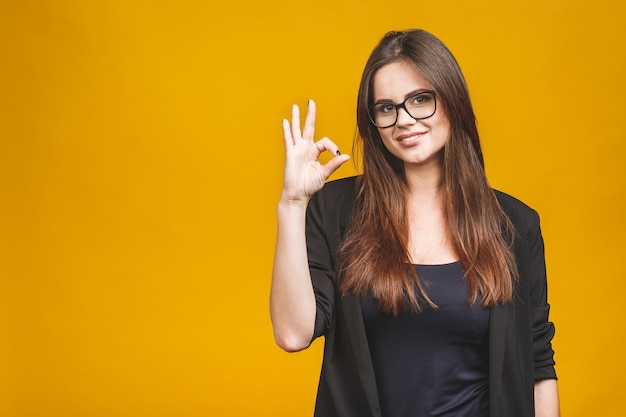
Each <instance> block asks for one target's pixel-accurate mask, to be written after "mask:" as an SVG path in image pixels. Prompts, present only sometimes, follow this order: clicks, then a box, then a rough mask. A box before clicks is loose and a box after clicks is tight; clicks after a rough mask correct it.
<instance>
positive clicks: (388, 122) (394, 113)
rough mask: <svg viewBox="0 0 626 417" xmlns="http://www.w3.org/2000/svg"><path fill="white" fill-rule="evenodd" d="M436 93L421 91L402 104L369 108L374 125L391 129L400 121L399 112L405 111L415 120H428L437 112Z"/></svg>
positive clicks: (383, 104) (377, 104)
mask: <svg viewBox="0 0 626 417" xmlns="http://www.w3.org/2000/svg"><path fill="white" fill-rule="evenodd" d="M435 97H436V95H435V92H434V91H421V92H419V93H417V94H414V95H412V96H410V97H407V98H406V100H404V101H403V102H402V103H400V104H395V103H391V102H385V103H376V104H373V105H371V106H369V107H368V108H367V113H368V115H369V117H370V120H371V121H372V124H373V125H374V126H376V127H377V128H380V129H384V128H386V127H391V126H393V125H395V124H396V122H397V121H398V110H399V109H401V108H402V109H404V111H406V112H407V114H408V115H409V116H411V117H412V118H414V119H415V120H422V119H428V118H429V117H431V116H432V115H433V114H435V111H437V99H436V98H435Z"/></svg>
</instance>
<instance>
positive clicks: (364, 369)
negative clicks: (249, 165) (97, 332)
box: [306, 177, 556, 417]
mask: <svg viewBox="0 0 626 417" xmlns="http://www.w3.org/2000/svg"><path fill="white" fill-rule="evenodd" d="M355 178H356V177H350V178H345V179H341V180H337V181H332V182H329V183H328V184H326V185H325V186H324V188H322V190H320V191H319V192H318V193H316V194H315V195H314V196H313V198H312V199H311V201H310V203H309V207H308V210H307V222H306V236H307V248H308V257H309V269H310V271H311V279H312V282H313V288H314V291H315V297H316V303H317V314H316V318H315V332H314V336H313V339H315V338H317V337H319V336H325V338H326V340H325V345H324V359H323V363H322V371H321V375H320V382H319V387H318V393H317V401H316V405H315V416H316V417H381V411H380V406H379V403H378V392H377V388H376V380H375V376H374V368H373V365H372V361H371V358H370V353H369V347H368V342H367V336H366V333H365V326H364V323H363V316H362V313H361V304H360V301H359V299H358V297H356V296H354V295H348V296H346V297H342V296H341V295H340V294H339V293H338V290H337V287H336V285H335V284H336V281H335V260H336V257H335V255H336V253H337V248H338V246H339V242H340V240H341V238H342V235H343V232H344V231H345V230H346V228H347V226H348V225H349V222H350V217H351V211H352V203H353V199H354V186H355ZM495 193H496V196H497V198H498V201H499V202H500V204H501V206H502V208H503V209H504V211H505V212H506V213H507V215H508V216H509V218H510V219H511V221H512V222H513V224H514V225H515V227H516V229H517V234H518V237H517V240H516V243H515V248H514V250H515V255H516V257H517V263H518V268H519V273H520V279H519V281H518V282H517V284H516V287H515V293H514V297H513V298H514V299H513V300H512V302H510V303H508V304H506V305H504V306H499V307H494V308H491V310H490V323H489V399H490V416H491V417H531V416H534V413H535V412H534V383H535V381H538V380H541V379H548V378H556V374H555V370H554V360H553V354H554V352H553V351H552V346H551V340H552V337H553V336H554V325H553V324H552V323H550V322H549V321H548V312H549V305H548V303H547V288H546V273H545V261H544V248H543V239H542V237H541V231H540V228H539V216H538V215H537V213H536V212H535V211H534V210H532V209H531V208H529V207H528V206H526V205H525V204H523V203H522V202H520V201H519V200H516V199H514V198H513V197H511V196H509V195H507V194H504V193H501V192H498V191H495Z"/></svg>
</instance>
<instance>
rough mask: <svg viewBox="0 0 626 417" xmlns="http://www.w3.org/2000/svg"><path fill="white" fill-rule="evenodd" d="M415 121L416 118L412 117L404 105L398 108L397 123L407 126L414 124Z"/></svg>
mask: <svg viewBox="0 0 626 417" xmlns="http://www.w3.org/2000/svg"><path fill="white" fill-rule="evenodd" d="M414 123H415V119H414V118H413V117H411V115H410V114H409V112H407V111H406V109H405V108H404V106H402V107H400V108H399V109H398V120H397V121H396V125H398V126H406V125H412V124H414Z"/></svg>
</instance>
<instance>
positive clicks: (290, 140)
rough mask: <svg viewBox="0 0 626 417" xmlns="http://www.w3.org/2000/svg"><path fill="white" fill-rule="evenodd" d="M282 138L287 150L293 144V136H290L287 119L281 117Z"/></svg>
mask: <svg viewBox="0 0 626 417" xmlns="http://www.w3.org/2000/svg"><path fill="white" fill-rule="evenodd" d="M283 138H284V139H285V149H287V150H289V148H290V147H291V146H293V145H294V143H295V142H294V141H293V136H291V126H289V120H287V119H283Z"/></svg>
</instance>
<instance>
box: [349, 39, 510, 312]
mask: <svg viewBox="0 0 626 417" xmlns="http://www.w3.org/2000/svg"><path fill="white" fill-rule="evenodd" d="M397 61H406V62H408V63H409V64H411V65H412V66H413V67H414V68H415V69H416V70H417V71H418V72H419V73H420V74H421V75H422V76H423V77H424V78H425V79H426V80H427V81H428V82H429V83H430V84H431V86H432V87H433V88H434V90H435V91H436V93H437V100H438V103H437V104H438V105H440V106H443V109H444V110H445V112H446V114H447V115H448V118H449V121H450V127H451V133H450V138H449V140H448V142H447V144H446V145H445V147H444V150H443V169H442V192H443V202H444V207H445V208H444V217H445V222H446V226H447V229H448V233H449V236H450V239H451V242H452V245H453V248H454V250H455V252H456V254H457V255H458V256H459V261H460V263H461V266H462V267H463V269H464V271H465V274H466V278H467V280H468V283H469V299H468V301H469V302H470V303H471V304H473V303H475V302H476V301H477V300H478V299H480V301H481V304H482V305H483V306H485V307H487V306H493V305H498V304H503V303H505V302H507V301H509V300H510V299H511V297H512V293H513V281H514V280H515V279H516V278H517V268H516V265H515V257H514V255H513V253H512V241H513V235H514V230H513V225H512V224H511V222H510V220H509V219H508V217H507V216H506V215H505V213H504V212H503V211H502V208H501V207H500V205H499V204H498V201H497V199H496V197H495V194H494V192H493V190H492V189H491V187H490V186H489V183H488V181H487V178H486V176H485V170H484V161H483V155H482V150H481V147H480V141H479V137H478V130H477V128H476V118H475V116H474V111H473V109H472V103H471V101H470V97H469V92H468V89H467V85H466V82H465V78H464V77H463V74H462V72H461V69H460V68H459V65H458V63H457V62H456V60H455V58H454V57H453V55H452V54H451V52H450V51H449V50H448V48H447V47H446V46H445V45H444V44H443V43H442V42H441V41H440V40H439V39H437V38H436V37H435V36H433V35H432V34H430V33H428V32H426V31H423V30H417V29H413V30H408V31H404V32H390V33H388V34H387V35H385V36H384V37H383V39H382V40H381V41H380V43H379V44H378V45H377V46H376V48H375V49H374V51H373V52H372V54H371V55H370V57H369V59H368V61H367V64H366V65H365V69H364V71H363V76H362V78H361V85H360V87H359V95H358V103H357V126H358V135H357V140H356V141H355V151H357V149H356V148H357V147H358V146H362V158H363V174H362V175H361V176H360V177H359V179H358V181H357V190H356V196H355V202H354V209H353V213H352V220H351V224H350V227H349V228H348V230H347V233H346V236H345V239H344V240H343V242H342V244H341V245H340V247H339V252H338V268H339V276H340V279H341V283H340V288H341V290H342V292H343V294H344V295H345V294H347V293H349V292H354V293H356V294H366V293H369V294H370V295H371V296H373V297H374V298H376V299H377V300H378V302H379V305H380V308H381V310H383V311H385V312H390V313H394V314H397V313H399V312H400V311H406V310H412V311H415V312H419V311H421V310H422V305H423V303H424V302H425V303H427V304H429V305H431V306H433V307H434V306H435V305H434V303H433V302H432V301H431V300H430V298H429V297H428V296H427V294H426V293H425V292H424V289H423V286H422V284H421V282H420V280H419V278H418V277H417V274H416V272H415V269H414V267H413V265H412V264H411V259H410V255H409V249H408V246H409V227H408V226H409V225H408V220H407V212H406V211H407V193H408V189H407V182H406V177H405V173H404V165H403V163H402V161H401V160H400V159H398V158H397V157H395V156H394V155H392V154H391V153H390V152H389V151H388V150H387V148H386V147H385V146H384V144H383V142H382V140H381V138H380V135H379V133H378V130H377V128H376V127H375V126H374V125H373V124H372V123H371V122H370V119H369V117H368V114H367V108H368V105H369V104H371V100H372V84H373V79H374V76H375V75H376V72H377V71H378V70H379V69H380V68H382V67H383V66H385V65H387V64H390V63H392V62H397ZM416 288H417V291H416Z"/></svg>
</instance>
